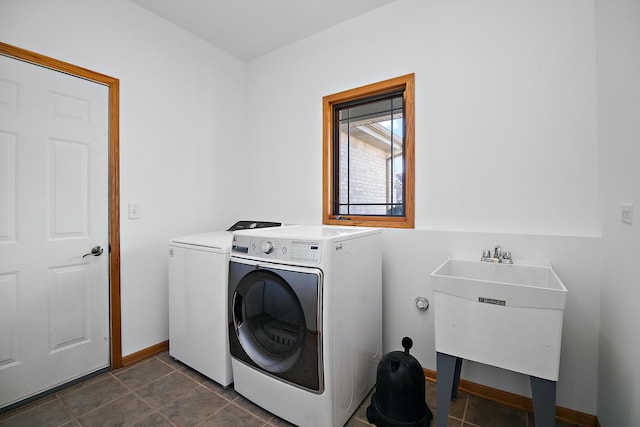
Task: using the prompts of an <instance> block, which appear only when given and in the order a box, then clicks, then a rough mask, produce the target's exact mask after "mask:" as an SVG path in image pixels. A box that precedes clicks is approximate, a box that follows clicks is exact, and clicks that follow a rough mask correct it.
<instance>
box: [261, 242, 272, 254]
mask: <svg viewBox="0 0 640 427" xmlns="http://www.w3.org/2000/svg"><path fill="white" fill-rule="evenodd" d="M272 251H273V243H271V242H264V244H263V245H262V252H264V253H265V254H270V253H271V252H272Z"/></svg>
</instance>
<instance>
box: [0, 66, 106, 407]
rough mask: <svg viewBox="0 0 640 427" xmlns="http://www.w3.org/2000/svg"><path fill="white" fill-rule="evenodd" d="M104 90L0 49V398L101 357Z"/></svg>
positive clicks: (4, 401) (87, 369)
mask: <svg viewBox="0 0 640 427" xmlns="http://www.w3.org/2000/svg"><path fill="white" fill-rule="evenodd" d="M108 96H109V88H108V87H107V86H104V85H101V84H98V83H95V82H90V81H87V80H84V79H80V78H77V77H73V76H70V75H67V74H64V73H61V72H58V71H53V70H50V69H47V68H43V67H40V66H37V65H32V64H29V63H26V62H22V61H19V60H16V59H12V58H8V57H5V56H1V55H0V407H4V406H7V405H9V404H11V403H14V402H17V401H19V400H22V399H24V398H25V397H29V396H32V395H35V394H37V393H39V392H42V391H44V390H47V389H49V388H52V387H55V386H57V385H60V384H63V383H65V382H68V381H70V380H72V379H75V378H79V377H81V376H83V375H86V374H88V373H91V372H94V371H96V370H99V369H101V368H104V367H107V366H109V269H108V264H109V256H108V232H109V230H108V114H109V112H108ZM95 246H100V247H101V248H103V249H104V254H103V255H102V256H94V255H89V256H86V257H83V255H84V254H86V253H90V252H91V249H92V248H93V247H95ZM97 252H99V251H97ZM96 255H97V254H96Z"/></svg>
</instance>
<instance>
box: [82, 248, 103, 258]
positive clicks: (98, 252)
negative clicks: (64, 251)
mask: <svg viewBox="0 0 640 427" xmlns="http://www.w3.org/2000/svg"><path fill="white" fill-rule="evenodd" d="M102 252H104V249H102V248H101V247H100V246H94V247H93V248H91V252H89V253H88V254H84V255H82V258H84V257H87V256H89V255H93V256H100V255H102Z"/></svg>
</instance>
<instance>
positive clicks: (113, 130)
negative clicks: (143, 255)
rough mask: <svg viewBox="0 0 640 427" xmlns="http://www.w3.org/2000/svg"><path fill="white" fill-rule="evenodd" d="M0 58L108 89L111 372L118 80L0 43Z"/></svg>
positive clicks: (117, 324) (115, 334)
mask: <svg viewBox="0 0 640 427" xmlns="http://www.w3.org/2000/svg"><path fill="white" fill-rule="evenodd" d="M0 55H4V56H8V57H11V58H15V59H18V60H21V61H25V62H30V63H32V64H35V65H39V66H42V67H46V68H49V69H52V70H55V71H60V72H62V73H65V74H70V75H72V76H76V77H79V78H81V79H85V80H91V81H94V82H96V83H99V84H103V85H105V86H107V87H109V305H110V307H109V308H110V310H109V312H110V316H109V319H110V334H109V335H110V339H111V341H110V351H111V355H110V356H111V369H117V368H121V367H122V366H123V364H122V325H121V323H122V316H121V306H120V160H119V159H120V80H118V79H116V78H114V77H110V76H107V75H104V74H101V73H97V72H95V71H91V70H87V69H85V68H82V67H78V66H76V65H73V64H69V63H67V62H64V61H60V60H58V59H54V58H50V57H48V56H45V55H41V54H39V53H35V52H31V51H28V50H25V49H21V48H19V47H15V46H12V45H9V44H6V43H2V42H0Z"/></svg>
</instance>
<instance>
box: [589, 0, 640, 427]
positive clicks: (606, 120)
mask: <svg viewBox="0 0 640 427" xmlns="http://www.w3.org/2000/svg"><path fill="white" fill-rule="evenodd" d="M596 24H597V26H596V29H597V33H596V34H597V41H598V44H597V48H598V49H597V52H598V62H597V63H598V68H597V70H598V107H599V110H598V139H599V148H600V175H601V182H600V189H601V201H602V203H601V208H602V223H603V244H602V248H603V254H602V259H603V269H602V271H603V279H602V293H601V310H602V312H601V323H600V328H601V329H600V365H599V372H598V373H599V391H598V418H599V420H600V423H601V424H602V426H603V427H609V426H612V427H615V426H637V425H640V407H639V406H638V401H639V396H640V372H639V371H638V366H637V364H638V360H640V335H639V334H638V325H640V310H638V304H637V301H638V297H640V289H639V284H640V271H639V270H638V260H640V228H639V227H638V225H639V221H640V168H639V167H638V162H639V161H640V120H639V117H640V85H639V84H638V76H640V2H638V1H637V0H597V1H596ZM623 203H632V204H634V205H635V212H634V214H635V215H634V220H635V223H634V224H633V225H627V224H623V223H622V222H621V221H620V207H621V205H622V204H623Z"/></svg>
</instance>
